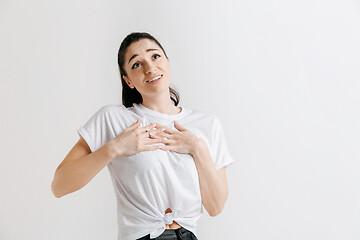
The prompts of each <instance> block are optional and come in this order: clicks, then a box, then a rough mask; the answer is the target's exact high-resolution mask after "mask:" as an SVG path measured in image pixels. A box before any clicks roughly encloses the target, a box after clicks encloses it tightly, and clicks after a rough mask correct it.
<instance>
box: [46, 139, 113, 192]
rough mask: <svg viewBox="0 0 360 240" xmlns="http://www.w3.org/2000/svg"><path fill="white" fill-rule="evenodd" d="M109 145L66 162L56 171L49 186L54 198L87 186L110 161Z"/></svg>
mask: <svg viewBox="0 0 360 240" xmlns="http://www.w3.org/2000/svg"><path fill="white" fill-rule="evenodd" d="M113 158H114V155H113V154H112V152H111V148H110V143H107V144H105V145H103V146H102V147H100V148H99V149H98V150H96V151H95V152H93V153H90V154H89V155H87V156H85V157H83V158H81V159H78V160H75V161H71V162H68V163H66V164H64V165H63V166H61V167H60V168H59V169H57V170H56V172H55V176H54V180H53V182H52V184H51V188H52V191H53V193H54V195H55V196H56V197H62V196H64V195H67V194H69V193H72V192H75V191H77V190H79V189H81V188H82V187H84V186H85V185H86V184H88V183H89V182H90V181H91V180H92V179H93V178H94V177H95V176H96V175H97V174H98V173H99V172H100V171H101V170H102V169H103V168H104V167H105V166H106V165H107V164H108V163H109V162H110V161H111V160H112V159H113Z"/></svg>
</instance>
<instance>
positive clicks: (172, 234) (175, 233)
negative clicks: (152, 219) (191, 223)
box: [137, 227, 198, 240]
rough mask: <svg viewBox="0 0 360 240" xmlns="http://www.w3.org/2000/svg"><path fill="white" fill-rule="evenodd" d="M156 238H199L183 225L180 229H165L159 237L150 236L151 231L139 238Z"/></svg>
mask: <svg viewBox="0 0 360 240" xmlns="http://www.w3.org/2000/svg"><path fill="white" fill-rule="evenodd" d="M146 239H156V240H178V239H181V240H198V239H197V238H196V236H195V235H194V234H193V233H192V232H191V231H189V230H187V229H185V228H183V227H181V228H178V229H165V231H164V232H163V233H162V234H161V235H160V236H158V237H157V238H150V233H149V234H148V235H146V236H144V237H141V238H138V239H137V240H146Z"/></svg>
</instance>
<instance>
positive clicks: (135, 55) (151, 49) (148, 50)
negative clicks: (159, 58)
mask: <svg viewBox="0 0 360 240" xmlns="http://www.w3.org/2000/svg"><path fill="white" fill-rule="evenodd" d="M150 51H160V50H159V49H154V48H150V49H147V50H146V52H150ZM137 56H139V55H137V54H134V56H132V57H131V58H130V59H129V62H128V64H129V63H130V61H131V60H132V59H133V58H135V57H137Z"/></svg>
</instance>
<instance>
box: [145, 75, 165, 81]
mask: <svg viewBox="0 0 360 240" xmlns="http://www.w3.org/2000/svg"><path fill="white" fill-rule="evenodd" d="M163 75H164V74H161V75H159V76H157V77H154V78H153V79H151V80H148V81H146V82H147V83H154V82H157V81H158V80H159V79H161V78H162V77H163Z"/></svg>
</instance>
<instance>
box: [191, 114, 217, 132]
mask: <svg viewBox="0 0 360 240" xmlns="http://www.w3.org/2000/svg"><path fill="white" fill-rule="evenodd" d="M189 112H190V113H189V115H188V116H187V118H188V119H189V120H190V121H192V122H197V123H198V124H200V125H202V126H204V127H206V128H211V129H212V128H214V127H216V126H218V125H219V123H220V120H219V118H218V116H217V115H216V114H214V113H211V112H207V111H202V110H198V109H190V111H189ZM208 130H209V129H208Z"/></svg>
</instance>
